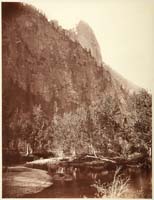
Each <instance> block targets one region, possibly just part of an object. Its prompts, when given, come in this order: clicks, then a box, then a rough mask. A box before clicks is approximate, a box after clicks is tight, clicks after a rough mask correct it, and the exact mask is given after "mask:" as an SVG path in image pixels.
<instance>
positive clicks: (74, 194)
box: [24, 169, 152, 198]
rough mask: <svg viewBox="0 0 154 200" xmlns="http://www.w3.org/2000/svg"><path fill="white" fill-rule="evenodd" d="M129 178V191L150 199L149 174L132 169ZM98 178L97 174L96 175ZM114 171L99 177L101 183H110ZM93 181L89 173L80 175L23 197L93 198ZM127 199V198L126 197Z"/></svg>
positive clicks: (57, 181) (126, 173)
mask: <svg viewBox="0 0 154 200" xmlns="http://www.w3.org/2000/svg"><path fill="white" fill-rule="evenodd" d="M125 175H126V176H127V177H128V176H129V177H130V185H131V189H132V190H133V191H135V192H136V193H137V192H138V191H139V190H140V189H142V190H143V192H144V194H143V198H152V191H151V172H149V171H148V172H147V171H146V170H144V171H143V170H139V169H134V170H133V171H131V172H128V170H127V172H125V173H124V176H125ZM97 176H98V178H99V174H97ZM113 176H114V171H111V172H105V173H104V175H102V176H101V180H102V182H110V181H111V180H112V179H113ZM94 182H95V181H94V180H92V179H90V173H87V174H82V173H81V174H80V176H78V177H76V179H75V180H72V181H69V182H65V181H61V180H56V181H54V184H53V185H52V186H51V187H49V188H46V189H44V190H43V191H41V192H39V193H37V194H29V195H25V196H24V197H25V198H81V197H91V198H92V197H95V193H96V189H95V188H94V187H92V186H91V185H92V184H93V183H94ZM128 198H129V197H128Z"/></svg>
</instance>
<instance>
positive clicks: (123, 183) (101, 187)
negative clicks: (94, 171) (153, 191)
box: [92, 168, 143, 198]
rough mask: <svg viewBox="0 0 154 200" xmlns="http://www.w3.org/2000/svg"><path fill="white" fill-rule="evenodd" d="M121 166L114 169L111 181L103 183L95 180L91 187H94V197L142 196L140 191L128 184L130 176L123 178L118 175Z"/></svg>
mask: <svg viewBox="0 0 154 200" xmlns="http://www.w3.org/2000/svg"><path fill="white" fill-rule="evenodd" d="M120 170H121V168H118V169H117V170H116V171H115V174H114V177H113V181H112V182H111V183H108V184H106V183H103V184H101V183H100V181H98V182H96V183H95V184H94V185H92V186H93V187H95V188H96V190H97V192H96V197H99V198H142V197H143V192H142V191H134V190H133V189H132V188H131V187H130V185H129V182H130V178H129V177H126V178H124V177H123V176H122V174H121V175H120V174H119V172H120Z"/></svg>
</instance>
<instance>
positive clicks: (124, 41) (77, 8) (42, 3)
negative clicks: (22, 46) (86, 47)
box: [25, 0, 154, 91]
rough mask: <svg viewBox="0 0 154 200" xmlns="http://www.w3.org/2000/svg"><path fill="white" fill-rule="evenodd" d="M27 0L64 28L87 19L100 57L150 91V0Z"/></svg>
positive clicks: (153, 26)
mask: <svg viewBox="0 0 154 200" xmlns="http://www.w3.org/2000/svg"><path fill="white" fill-rule="evenodd" d="M25 1H26V0H25ZM26 2H27V1H26ZM28 2H29V3H30V4H32V5H34V6H35V7H37V8H39V9H40V10H41V11H42V12H43V13H44V14H45V15H46V17H47V18H48V19H49V20H51V19H56V20H58V22H59V24H60V25H61V26H62V27H64V28H66V29H70V28H73V27H75V25H76V24H77V23H78V22H79V21H80V20H83V21H85V22H87V23H88V24H89V25H90V26H91V28H92V29H93V31H94V33H95V35H96V38H97V40H98V42H99V45H100V48H101V53H102V58H103V61H104V62H105V63H107V64H108V65H109V66H110V67H112V68H113V69H114V70H116V71H117V72H119V73H120V74H121V75H123V76H124V77H125V78H126V79H128V80H130V81H131V82H133V83H135V84H136V85H138V86H140V87H143V88H145V89H148V90H150V91H152V89H153V88H152V85H153V83H154V66H153V65H154V61H153V54H154V43H153V42H154V1H153V0H29V1H28Z"/></svg>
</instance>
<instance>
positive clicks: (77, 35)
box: [68, 21, 140, 93]
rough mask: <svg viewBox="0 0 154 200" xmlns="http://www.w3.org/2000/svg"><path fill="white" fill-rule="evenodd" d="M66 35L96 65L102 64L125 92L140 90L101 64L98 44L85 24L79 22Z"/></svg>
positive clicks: (90, 29)
mask: <svg viewBox="0 0 154 200" xmlns="http://www.w3.org/2000/svg"><path fill="white" fill-rule="evenodd" d="M68 35H69V37H70V38H71V39H73V40H74V41H78V42H79V43H80V44H81V46H82V47H83V48H85V49H87V50H88V51H90V52H91V55H92V56H93V57H94V58H95V59H96V61H97V64H98V65H101V64H103V67H104V68H105V69H106V70H107V71H109V72H110V74H111V76H112V78H113V79H114V80H115V81H116V82H118V84H121V86H122V87H123V88H124V89H125V90H127V91H128V92H130V93H132V92H137V91H139V90H140V88H139V87H138V86H136V85H135V84H133V83H131V82H130V81H128V80H126V79H125V78H124V77H122V76H121V75H120V74H118V73H117V72H115V71H114V70H113V69H112V68H111V67H109V66H108V65H106V64H105V63H104V62H103V60H102V56H101V50H100V46H99V43H98V42H97V39H96V37H95V34H94V32H93V30H92V28H91V27H90V26H89V25H88V24H87V23H85V22H83V21H80V22H79V23H78V25H77V26H76V27H75V28H74V29H71V30H70V31H68Z"/></svg>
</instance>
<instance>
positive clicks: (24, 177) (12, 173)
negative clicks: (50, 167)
mask: <svg viewBox="0 0 154 200" xmlns="http://www.w3.org/2000/svg"><path fill="white" fill-rule="evenodd" d="M52 184H53V183H52V179H51V176H49V175H48V174H47V172H46V171H43V170H38V169H30V168H26V167H24V166H16V167H9V168H8V169H7V172H5V173H3V188H2V191H3V198H10V197H11V198H16V197H23V196H24V195H25V194H32V193H37V192H40V191H41V190H43V189H45V188H47V187H49V186H51V185H52Z"/></svg>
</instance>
